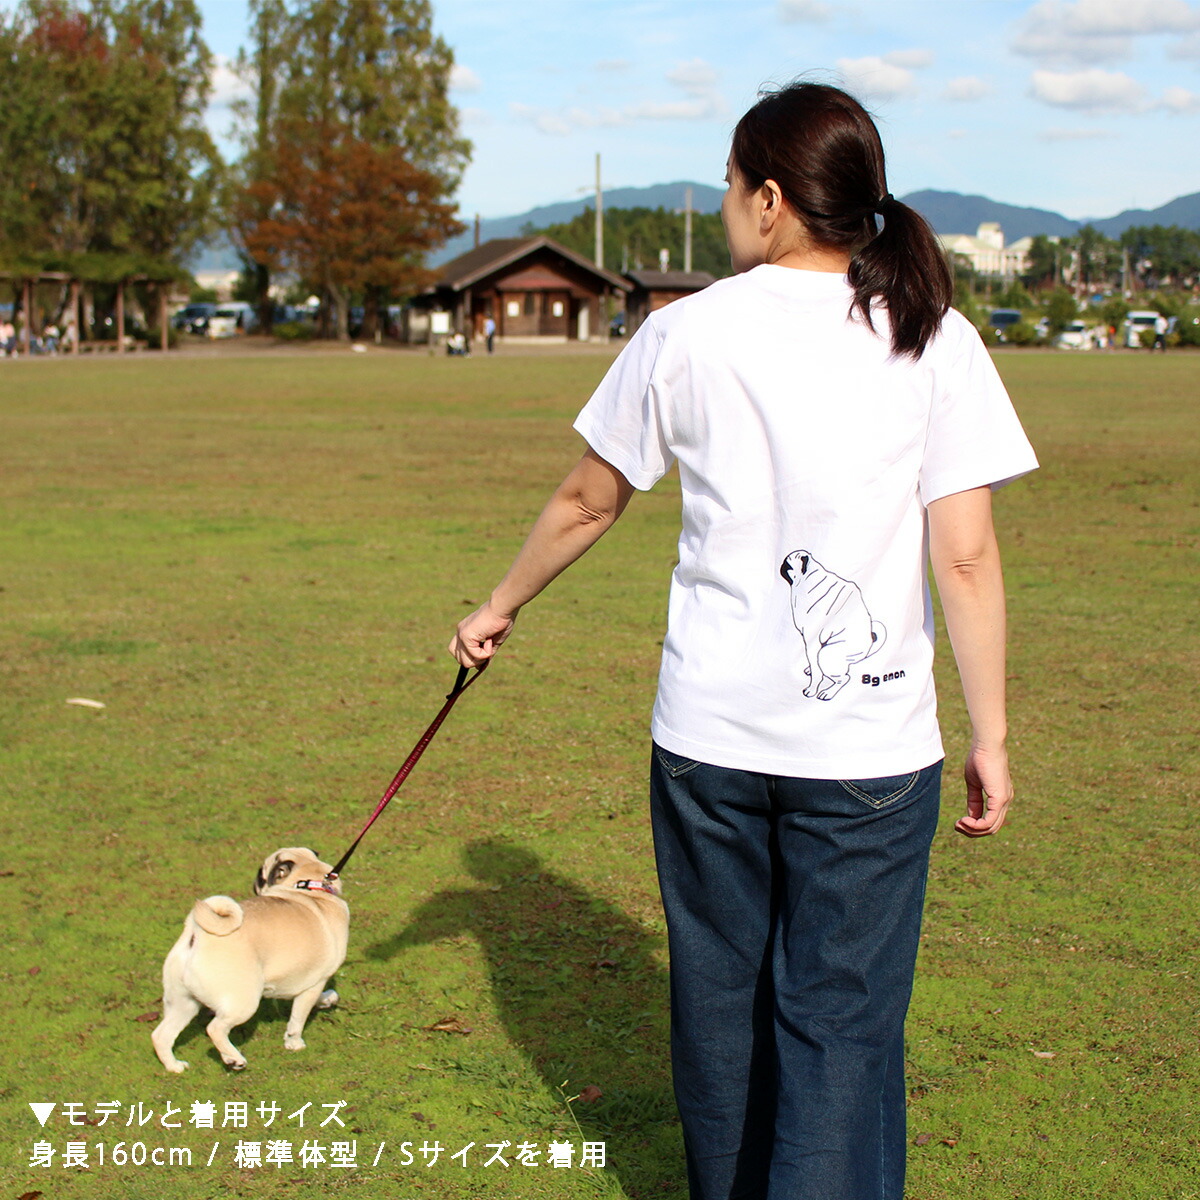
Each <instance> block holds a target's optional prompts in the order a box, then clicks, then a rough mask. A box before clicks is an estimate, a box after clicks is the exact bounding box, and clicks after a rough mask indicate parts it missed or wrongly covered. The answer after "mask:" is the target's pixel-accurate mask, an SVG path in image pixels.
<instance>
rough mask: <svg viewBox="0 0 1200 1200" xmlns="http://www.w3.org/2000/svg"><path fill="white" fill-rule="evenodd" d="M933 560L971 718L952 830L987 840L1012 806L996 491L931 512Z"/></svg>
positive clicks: (941, 504)
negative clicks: (963, 791) (959, 806)
mask: <svg viewBox="0 0 1200 1200" xmlns="http://www.w3.org/2000/svg"><path fill="white" fill-rule="evenodd" d="M929 556H930V561H931V563H932V566H933V575H934V579H935V580H936V581H937V588H938V595H939V596H940V597H941V601H942V611H943V613H944V614H945V617H946V630H947V632H948V633H949V635H950V644H951V646H952V647H953V649H954V658H955V661H956V662H957V664H958V674H959V677H960V679H961V680H962V688H963V696H964V697H965V699H966V702H967V712H968V713H969V715H970V718H971V749H970V751H969V752H968V754H967V761H966V766H965V769H964V776H965V778H966V783H967V815H966V816H965V817H961V818H960V819H959V820H958V822H957V823H956V824H955V826H954V828H955V829H957V830H958V832H959V833H962V834H965V835H966V836H967V837H985V836H986V835H988V834H990V833H995V832H996V830H997V829H999V828H1000V826H1001V825H1003V824H1004V819H1005V817H1006V816H1007V814H1008V806H1009V804H1011V803H1012V798H1013V786H1012V779H1011V777H1010V775H1009V769H1008V750H1007V746H1006V743H1007V738H1008V724H1007V717H1006V711H1005V688H1004V671H1005V612H1004V578H1003V575H1002V573H1001V569H1000V550H999V547H998V546H997V544H996V533H995V530H994V528H993V526H992V493H991V489H990V488H987V487H981V488H973V489H972V490H970V491H967V492H958V493H956V494H955V495H952V496H945V497H943V498H942V499H940V500H935V501H934V502H933V503H932V504H931V505H930V506H929Z"/></svg>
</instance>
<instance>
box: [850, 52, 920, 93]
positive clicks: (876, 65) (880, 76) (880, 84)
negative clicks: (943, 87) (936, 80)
mask: <svg viewBox="0 0 1200 1200" xmlns="http://www.w3.org/2000/svg"><path fill="white" fill-rule="evenodd" d="M834 65H835V66H836V67H837V69H838V70H839V71H840V72H841V73H842V78H843V79H844V80H845V81H846V87H847V88H848V89H849V90H850V91H851V92H853V93H854V94H855V95H856V96H862V97H868V98H872V99H877V100H891V99H895V98H896V97H898V96H911V95H912V94H913V93H914V92H915V91H916V90H917V81H916V79H914V78H913V73H912V71H911V70H909V68H907V67H904V66H901V65H899V64H897V63H893V62H888V61H887V58H886V57H884V58H880V57H879V56H878V55H869V56H868V57H866V58H839V59H838V60H837V62H836V63H835V64H834Z"/></svg>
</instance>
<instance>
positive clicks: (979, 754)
mask: <svg viewBox="0 0 1200 1200" xmlns="http://www.w3.org/2000/svg"><path fill="white" fill-rule="evenodd" d="M963 777H964V778H965V779H966V781H967V815H966V816H965V817H960V818H959V819H958V820H957V821H956V822H955V825H954V828H955V829H956V830H957V831H958V832H959V833H961V834H964V835H965V836H966V837H987V835H988V834H989V833H995V832H996V830H997V829H999V828H1000V826H1001V825H1003V824H1004V819H1005V817H1007V816H1008V806H1009V805H1010V804H1011V803H1012V798H1013V785H1012V778H1011V776H1010V775H1009V773H1008V751H1007V750H1004V749H1003V748H1001V749H999V750H988V749H985V748H984V747H982V746H972V747H971V751H970V753H969V754H968V755H967V764H966V767H965V768H964V769H963Z"/></svg>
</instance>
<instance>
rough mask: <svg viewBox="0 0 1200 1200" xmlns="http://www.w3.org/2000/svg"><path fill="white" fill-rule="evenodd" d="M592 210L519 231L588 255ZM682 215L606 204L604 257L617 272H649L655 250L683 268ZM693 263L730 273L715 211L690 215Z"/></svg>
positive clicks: (718, 272)
mask: <svg viewBox="0 0 1200 1200" xmlns="http://www.w3.org/2000/svg"><path fill="white" fill-rule="evenodd" d="M595 231H596V213H595V209H593V208H585V209H584V210H583V212H581V213H580V214H579V215H578V216H577V217H574V218H572V219H571V220H570V221H564V222H562V223H560V224H556V225H546V226H544V227H541V228H535V227H534V226H532V225H530V226H526V228H525V229H524V230H523V231H522V232H524V233H531V234H532V233H541V234H545V236H546V237H550V238H553V239H554V240H555V241H556V242H560V243H561V244H562V245H564V246H566V247H567V249H568V250H574V251H575V253H576V254H582V255H585V256H586V257H587V258H589V259H590V258H591V257H592V255H593V254H594V253H595V248H596V233H595ZM683 236H684V234H683V216H682V214H680V213H678V212H672V211H671V210H670V209H666V208H609V209H606V210H605V212H604V261H605V262H606V263H620V264H621V267H622V270H627V271H641V270H647V271H649V270H654V269H656V268H657V266H658V252H659V250H660V249H665V250H667V251H668V252H669V253H670V256H671V266H672V267H673V268H674V269H675V270H677V271H678V270H682V269H683V263H684V254H683ZM692 267H693V268H694V269H695V270H697V271H707V272H708V273H709V274H710V275H715V276H717V277H718V278H720V277H721V276H724V275H728V274H729V273H730V266H729V249H728V247H727V246H726V245H725V231H724V229H723V227H722V225H721V217H720V215H719V214H718V213H694V214H693V215H692Z"/></svg>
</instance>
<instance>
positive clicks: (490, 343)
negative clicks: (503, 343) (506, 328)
mask: <svg viewBox="0 0 1200 1200" xmlns="http://www.w3.org/2000/svg"><path fill="white" fill-rule="evenodd" d="M483 336H484V337H485V338H487V352H488V353H489V354H491V353H492V352H493V351H494V350H495V348H496V322H495V321H493V320H492V318H491V317H490V316H488V317H484V319H483Z"/></svg>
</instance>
